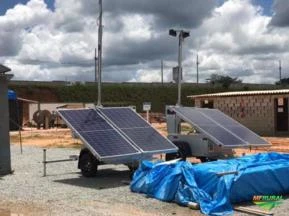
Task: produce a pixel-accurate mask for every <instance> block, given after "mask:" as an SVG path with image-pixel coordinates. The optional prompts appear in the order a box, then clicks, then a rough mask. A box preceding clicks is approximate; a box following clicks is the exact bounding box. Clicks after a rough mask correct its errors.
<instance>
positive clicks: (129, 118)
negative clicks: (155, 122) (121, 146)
mask: <svg viewBox="0 0 289 216" xmlns="http://www.w3.org/2000/svg"><path fill="white" fill-rule="evenodd" d="M99 110H100V112H101V113H102V114H103V115H104V116H105V117H106V118H107V119H108V120H109V121H111V122H112V124H114V125H115V126H116V127H118V128H119V129H120V130H121V131H122V133H123V134H124V135H125V136H126V137H127V138H128V139H129V140H131V141H132V142H133V143H134V144H135V145H136V146H137V147H138V148H140V149H141V151H143V152H163V153H166V152H175V151H177V147H176V146H175V145H174V144H173V143H172V142H171V141H169V140H168V139H167V138H165V137H163V136H162V135H161V134H160V133H159V132H158V131H157V130H156V129H154V128H153V127H151V125H150V124H149V123H147V122H146V121H145V120H144V119H143V118H142V117H141V116H139V115H138V114H137V113H136V112H134V111H133V110H132V109H131V108H128V107H120V108H101V109H99Z"/></svg>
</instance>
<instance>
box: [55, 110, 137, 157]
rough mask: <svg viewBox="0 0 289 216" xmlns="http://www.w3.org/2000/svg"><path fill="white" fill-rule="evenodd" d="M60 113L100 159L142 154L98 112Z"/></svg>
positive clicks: (72, 111)
mask: <svg viewBox="0 0 289 216" xmlns="http://www.w3.org/2000/svg"><path fill="white" fill-rule="evenodd" d="M58 113H59V114H60V116H61V117H62V119H63V120H64V121H65V122H66V123H67V125H68V126H69V127H70V128H71V129H72V130H73V131H74V132H75V133H77V135H78V136H79V137H80V138H81V139H82V141H83V142H84V143H85V144H86V145H87V146H88V147H89V148H90V150H91V151H92V152H93V153H95V155H96V156H97V157H98V158H99V159H105V158H109V157H113V158H117V157H123V156H124V155H138V154H140V153H139V151H138V150H137V148H135V147H134V146H133V145H132V144H131V143H130V142H129V141H128V140H127V139H126V138H125V137H124V136H123V135H122V134H121V133H120V132H119V131H117V130H116V129H115V128H114V127H112V126H111V125H110V124H109V123H108V122H107V121H106V120H105V119H104V118H103V117H102V116H101V115H100V114H99V113H97V112H96V110H94V109H78V110H58Z"/></svg>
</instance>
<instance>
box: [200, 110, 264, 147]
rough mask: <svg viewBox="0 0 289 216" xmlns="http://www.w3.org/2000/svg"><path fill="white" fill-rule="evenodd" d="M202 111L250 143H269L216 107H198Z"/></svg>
mask: <svg viewBox="0 0 289 216" xmlns="http://www.w3.org/2000/svg"><path fill="white" fill-rule="evenodd" d="M198 110H199V111H200V112H202V113H204V114H205V115H206V116H208V117H210V118H211V119H213V120H215V121H216V122H218V123H219V124H221V125H222V126H223V127H224V128H226V129H227V130H230V131H232V132H233V133H234V134H236V135H237V136H238V137H240V138H242V139H243V140H245V141H246V142H247V143H248V144H269V143H268V142H267V141H266V140H264V139H263V138H261V137H260V136H259V135H257V134H256V133H254V132H253V131H251V130H249V129H248V128H246V127H245V126H244V125H242V124H240V123H239V122H237V121H235V120H234V119H232V118H230V117H229V116H227V115H225V114H224V113H222V112H221V111H219V110H216V109H198Z"/></svg>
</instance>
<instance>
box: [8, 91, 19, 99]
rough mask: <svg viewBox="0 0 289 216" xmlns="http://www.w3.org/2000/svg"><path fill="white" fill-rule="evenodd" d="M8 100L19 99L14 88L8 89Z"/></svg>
mask: <svg viewBox="0 0 289 216" xmlns="http://www.w3.org/2000/svg"><path fill="white" fill-rule="evenodd" d="M7 95H8V100H16V99H17V96H16V93H15V92H14V91H12V90H8V93H7Z"/></svg>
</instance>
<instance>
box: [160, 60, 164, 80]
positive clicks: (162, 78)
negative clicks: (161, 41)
mask: <svg viewBox="0 0 289 216" xmlns="http://www.w3.org/2000/svg"><path fill="white" fill-rule="evenodd" d="M161 81H162V85H163V84H164V62H163V60H162V61H161Z"/></svg>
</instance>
